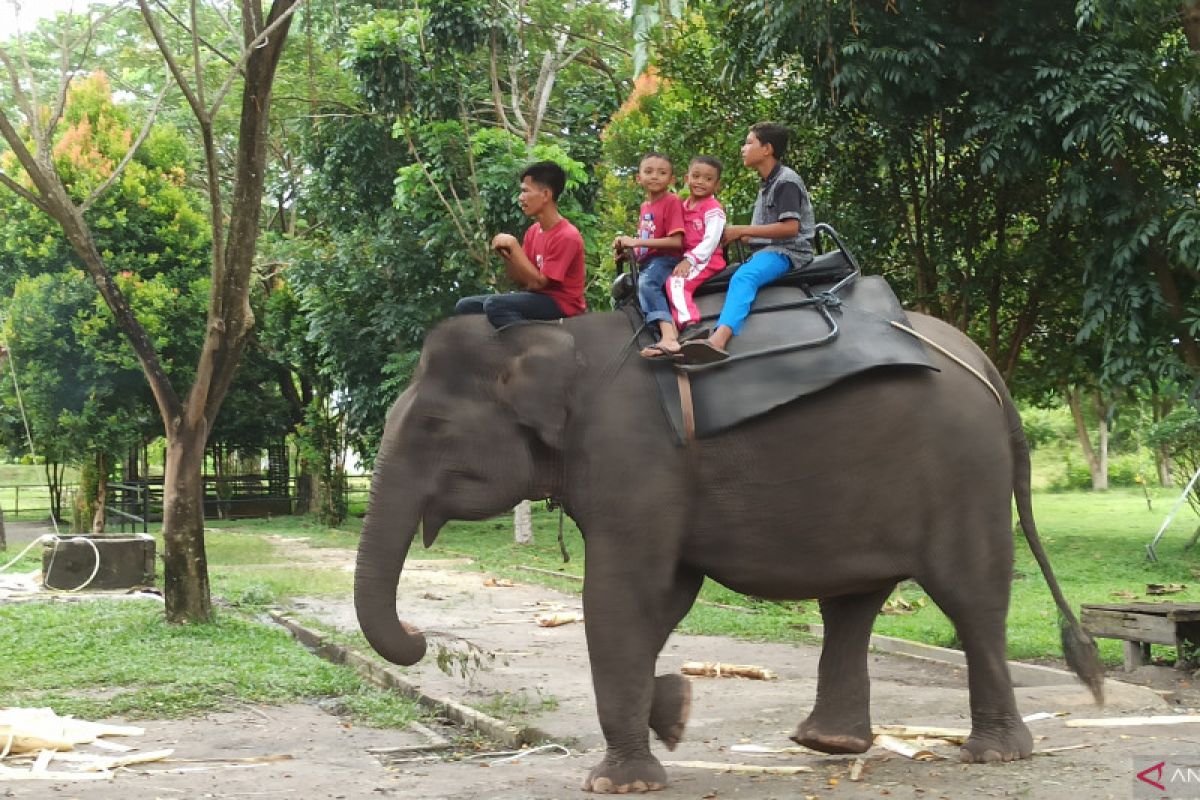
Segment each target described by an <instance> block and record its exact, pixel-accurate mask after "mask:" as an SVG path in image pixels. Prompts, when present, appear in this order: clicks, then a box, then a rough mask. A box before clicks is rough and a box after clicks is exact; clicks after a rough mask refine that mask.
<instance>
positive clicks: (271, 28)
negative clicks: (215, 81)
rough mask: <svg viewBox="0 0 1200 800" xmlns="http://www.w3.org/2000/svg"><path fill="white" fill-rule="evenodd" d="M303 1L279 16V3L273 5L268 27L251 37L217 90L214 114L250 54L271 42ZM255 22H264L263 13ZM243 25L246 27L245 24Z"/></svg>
mask: <svg viewBox="0 0 1200 800" xmlns="http://www.w3.org/2000/svg"><path fill="white" fill-rule="evenodd" d="M302 2H303V0H300V2H293V3H292V4H291V5H290V6H288V8H287V9H286V10H285V11H283V12H282V13H280V14H279V16H277V17H276V16H275V12H276V8H277V7H278V3H276V4H275V5H272V6H271V17H268V24H267V27H266V29H265V30H263V31H262V32H261V33H258V34H257V35H255V36H254V37H253V38H252V39H250V40H249V41H247V42H246V46H245V48H243V50H242V55H241V58H240V59H238V63H237V66H236V67H235V68H234V69H232V70H230V71H229V77H227V78H226V79H225V83H224V84H223V85H222V86H221V88H220V90H219V91H218V92H217V95H216V97H215V98H214V99H213V103H212V109H213V113H214V114H215V113H216V111H217V108H218V107H220V105H221V101H222V100H224V98H225V95H226V93H228V91H229V89H230V87H232V86H233V82H234V80H236V79H237V77H238V76H239V75H240V74H241V73H242V71H243V70H244V69H245V68H246V62H248V61H249V60H250V56H251V55H252V54H253V53H254V51H255V50H257V49H258V48H261V47H266V46H267V45H268V44H269V43H270V39H271V34H272V33H274V32H275V31H277V30H279V28H280V27H281V26H282V25H284V24H286V23H287V22H288V21H289V20H290V19H291V17H292V15H293V14H295V13H296V10H297V9H299V8H300V6H301V4H302ZM250 5H251V7H253V6H254V4H253V3H251V4H250ZM255 22H256V24H261V22H262V14H261V13H259V14H258V15H257V17H256V19H255ZM243 27H244V25H243Z"/></svg>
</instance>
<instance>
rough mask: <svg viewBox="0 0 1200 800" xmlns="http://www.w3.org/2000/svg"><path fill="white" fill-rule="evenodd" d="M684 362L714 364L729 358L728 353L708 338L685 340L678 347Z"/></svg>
mask: <svg viewBox="0 0 1200 800" xmlns="http://www.w3.org/2000/svg"><path fill="white" fill-rule="evenodd" d="M680 352H681V353H683V363H685V364H715V363H717V362H718V361H724V360H725V359H727V358H729V353H727V352H725V351H724V350H722V349H721V348H719V347H717V346H716V345H715V344H712V343H711V342H709V341H708V339H700V340H697V341H691V342H687V343H685V344H684V345H683V347H682V348H680Z"/></svg>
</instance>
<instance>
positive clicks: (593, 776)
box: [583, 755, 667, 794]
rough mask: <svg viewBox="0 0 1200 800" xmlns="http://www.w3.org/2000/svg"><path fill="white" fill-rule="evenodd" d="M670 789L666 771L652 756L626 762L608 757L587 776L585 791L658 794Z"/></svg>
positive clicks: (584, 784) (584, 785)
mask: <svg viewBox="0 0 1200 800" xmlns="http://www.w3.org/2000/svg"><path fill="white" fill-rule="evenodd" d="M665 788H667V771H666V770H665V769H663V765H662V764H660V763H659V761H658V759H657V758H655V757H654V756H651V755H646V756H643V757H642V758H637V759H630V760H627V761H620V762H615V761H610V760H609V759H608V758H605V759H604V760H603V761H601V762H600V763H599V764H598V765H596V767H595V768H594V769H593V770H592V771H591V772H590V773H589V774H588V776H587V780H586V781H584V783H583V790H584V791H585V792H595V793H596V794H629V793H630V792H634V793H642V792H657V791H659V790H661V789H665Z"/></svg>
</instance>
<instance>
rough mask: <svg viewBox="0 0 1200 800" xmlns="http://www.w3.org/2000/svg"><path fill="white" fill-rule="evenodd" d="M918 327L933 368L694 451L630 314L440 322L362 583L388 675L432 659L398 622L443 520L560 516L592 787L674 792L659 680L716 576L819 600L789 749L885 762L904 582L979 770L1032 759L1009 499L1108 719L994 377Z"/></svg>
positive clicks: (673, 727) (359, 604)
mask: <svg viewBox="0 0 1200 800" xmlns="http://www.w3.org/2000/svg"><path fill="white" fill-rule="evenodd" d="M909 321H910V324H911V326H912V328H913V329H915V330H916V331H917V332H918V333H920V334H921V335H922V336H924V337H926V338H927V339H928V340H929V341H930V342H932V343H935V344H936V345H937V346H938V347H940V348H941V351H938V352H935V353H934V354H933V356H932V357H933V360H934V361H935V366H936V367H937V369H936V370H929V369H910V370H898V369H891V368H889V369H877V370H869V371H867V372H864V373H860V374H859V375H856V376H854V377H851V378H848V379H845V380H843V381H840V382H839V383H836V384H834V385H833V386H831V387H829V388H827V389H824V390H822V391H820V392H817V393H814V394H811V395H808V396H806V397H803V398H800V399H797V400H794V401H792V402H790V403H787V404H785V405H784V406H782V407H780V408H777V409H775V410H773V411H771V412H769V413H766V414H763V415H760V416H757V417H755V418H753V419H751V420H749V421H747V422H744V423H742V424H739V425H737V426H735V427H733V428H730V429H729V430H726V431H723V432H721V433H719V434H716V435H713V436H710V437H707V438H701V439H697V440H694V441H688V442H684V443H681V442H680V441H679V440H678V438H676V437H675V436H674V435H673V433H672V431H671V429H670V427H669V425H668V424H667V421H666V416H665V415H664V413H663V410H662V406H661V404H660V402H659V399H658V397H657V395H656V393H655V391H656V390H655V387H654V381H653V376H652V374H651V370H653V369H656V368H662V367H663V366H664V365H661V364H658V365H656V364H651V363H648V362H646V361H644V360H642V359H639V358H637V357H636V356H633V357H630V353H631V352H632V349H631V346H632V344H633V341H632V340H631V338H630V333H631V327H630V325H629V323H628V320H627V319H626V317H625V316H624V315H623V314H621V313H620V312H597V313H589V314H584V315H581V316H577V317H572V318H569V319H566V320H562V321H560V322H550V323H547V322H538V323H523V324H517V325H513V326H510V327H508V328H504V329H501V330H499V331H497V330H494V329H493V328H492V327H491V326H490V325H489V324H488V322H487V320H486V319H484V318H483V317H478V316H476V317H456V318H451V319H448V320H445V321H443V322H441V323H439V325H438V326H436V327H435V328H434V329H433V330H432V331H431V332H430V333H429V335H428V336H427V337H426V340H425V344H424V347H423V350H422V353H421V358H420V362H419V364H418V366H417V368H416V370H415V373H414V377H413V379H412V381H411V383H410V385H409V386H408V388H407V389H406V390H405V391H404V392H403V393H402V394H401V396H400V397H399V399H398V400H397V401H396V402H395V404H394V405H393V406H392V408H391V410H390V411H389V413H388V417H387V421H386V424H385V427H384V432H383V436H382V440H381V443H380V447H379V451H378V456H377V461H376V465H375V469H374V473H373V477H372V481H371V490H370V499H369V502H368V510H367V515H366V519H365V522H364V525H363V530H362V538H361V540H360V543H359V548H358V552H357V560H356V564H355V578H354V600H355V608H356V611H357V616H358V621H359V624H360V626H361V628H362V632H363V634H364V635H365V637H366V639H367V641H368V642H369V643H370V645H371V647H372V648H373V649H375V650H376V651H377V652H378V653H379V654H380V655H381V656H382V657H384V658H385V659H387V660H388V661H391V662H393V663H396V664H402V665H410V664H414V663H416V662H417V661H419V660H420V659H421V658H422V657H423V655H424V653H425V649H426V643H425V638H424V636H423V634H422V633H421V632H420V631H419V630H418V629H416V628H415V627H414V626H412V625H410V624H407V623H405V622H403V621H401V619H400V615H399V614H398V613H397V589H398V585H399V580H400V574H401V571H402V568H403V564H404V560H405V557H406V556H407V554H408V550H409V547H410V546H411V545H412V542H413V539H414V537H415V536H416V532H417V529H418V528H420V529H421V531H422V535H423V541H424V544H425V546H426V547H429V546H430V545H432V543H433V541H434V539H435V538H436V537H437V535H438V531H439V530H440V529H441V528H442V527H443V526H444V524H445V523H446V522H447V521H449V520H482V519H486V518H489V517H493V516H495V515H498V514H500V513H502V512H505V511H507V510H508V509H511V508H512V507H513V506H514V505H515V504H516V503H518V502H519V501H521V500H523V499H541V498H547V497H553V498H555V499H556V500H557V501H558V502H560V503H561V504H562V506H563V508H564V509H565V511H566V513H567V514H568V515H569V516H570V517H571V518H572V519H573V520H574V521H575V522H576V524H577V525H578V527H579V530H580V532H581V533H582V535H583V538H584V559H585V566H584V573H585V582H584V588H583V607H584V619H585V622H584V625H585V629H586V639H587V645H588V653H589V660H590V665H591V671H592V681H593V687H594V690H595V696H596V708H597V713H598V717H599V722H600V726H601V730H602V732H603V735H604V739H605V741H606V751H605V755H604V758H603V760H602V761H601V762H600V763H599V764H598V765H596V766H595V768H593V769H592V770H591V772H590V774H589V775H588V776H587V778H586V780H585V782H584V784H583V789H584V790H587V791H592V792H597V793H625V792H630V791H637V792H643V791H651V790H656V789H661V788H663V787H665V786H666V785H667V774H666V770H665V769H664V767H663V766H662V764H661V762H660V761H659V760H658V759H657V758H656V757H655V756H654V755H653V754H652V752H651V749H650V737H649V732H650V731H651V730H653V731H654V733H655V734H656V735H657V736H658V738H659V739H661V740H662V741H663V743H664V744H665V745H666V747H667V748H668V749H674V746H675V745H676V744H678V742H679V741H680V739H681V737H682V735H683V731H684V726H685V724H686V721H687V717H688V713H689V710H690V705H691V690H690V687H689V684H688V683H687V680H686V679H685V678H684V677H683V676H682V675H677V674H668V675H660V676H658V677H655V675H654V669H655V662H656V658H657V656H658V654H659V652H660V650H661V649H662V648H663V646H664V643H665V642H666V640H667V637H668V636H669V635H670V633H671V632H672V630H673V629H674V628H675V626H676V625H677V624H678V623H679V622H680V620H682V619H683V617H684V615H686V614H687V612H688V610H689V609H690V608H691V606H692V604H693V602H694V601H695V599H696V596H697V593H698V591H699V590H700V587H701V584H702V582H703V580H704V578H705V577H709V578H711V579H712V580H714V581H717V582H719V583H721V584H723V585H724V586H726V587H729V588H730V589H733V590H735V591H737V592H741V593H744V594H748V595H754V596H757V597H761V598H769V599H789V600H800V599H816V600H818V602H819V607H820V611H821V615H822V618H823V621H824V641H823V645H822V651H821V656H820V660H819V668H818V678H817V693H816V700H815V703H814V707H813V708H812V710H811V712H810V713H809V715H808V716H807V718H805V719H804V720H803V721H801V722H800V723H799V724H798V726H797V728H796V730H795V733H794V734H793V736H792V738H793V739H794V740H795V741H796V742H798V743H800V744H802V745H805V746H807V747H809V748H812V749H815V750H818V751H822V752H826V753H858V752H863V751H865V750H867V749H868V748H869V747H870V745H871V741H872V735H871V719H870V709H869V699H870V686H869V679H868V674H867V649H868V640H869V637H870V634H871V628H872V625H873V621H874V619H875V617H876V615H877V614H878V613H879V611H880V609H881V607H882V605H883V603H884V602H885V601H886V599H887V598H888V596H889V594H890V593H891V592H892V590H893V587H895V586H896V585H897V583H898V582H900V581H903V580H906V579H911V580H914V581H916V582H917V583H918V584H919V585H920V586H921V587H923V588H924V590H925V591H926V592H927V593H928V595H929V596H930V598H931V599H932V600H933V601H934V602H935V603H936V604H937V605H938V606H939V607H940V608H941V609H942V610H943V611H944V612H945V613H946V615H947V616H948V617H949V618H950V620H951V621H952V622H953V623H954V625H955V627H956V629H957V632H958V636H959V639H960V641H961V643H962V646H963V649H964V650H965V653H966V657H967V661H968V687H969V698H970V712H971V734H970V737H969V738H968V739H967V740H966V742H965V744H964V745H963V746H962V749H961V751H960V755H961V758H962V760H964V761H967V762H992V761H1009V760H1013V759H1020V758H1027V757H1029V756H1030V753H1031V751H1032V737H1031V735H1030V732H1029V730H1028V728H1026V726H1025V724H1024V723H1023V722H1022V719H1021V715H1020V714H1019V713H1018V710H1017V706H1016V700H1015V697H1014V694H1013V688H1012V683H1011V679H1010V676H1009V673H1008V667H1007V663H1006V650H1005V648H1006V643H1005V618H1006V616H1007V613H1008V603H1009V591H1010V582H1011V580H1012V568H1013V548H1014V545H1013V535H1012V500H1013V497H1014V496H1015V498H1016V506H1017V509H1018V517H1019V519H1020V522H1021V525H1022V527H1023V528H1024V531H1025V536H1026V540H1027V542H1028V544H1029V546H1030V548H1031V549H1032V550H1033V552H1034V554H1035V556H1036V557H1037V560H1038V561H1039V564H1040V565H1041V568H1042V571H1043V574H1044V575H1045V577H1046V580H1047V582H1048V584H1049V587H1050V590H1051V593H1052V594H1053V596H1054V599H1055V602H1056V604H1057V605H1058V607H1059V610H1060V612H1061V613H1062V618H1063V620H1064V622H1063V623H1062V625H1063V641H1064V651H1065V654H1066V656H1067V660H1068V662H1069V663H1070V664H1071V666H1072V668H1073V669H1074V670H1075V672H1076V674H1077V675H1078V676H1079V678H1080V679H1081V680H1082V681H1084V682H1085V683H1086V684H1087V685H1088V686H1089V687H1090V688H1091V690H1092V691H1093V693H1094V694H1095V695H1096V699H1097V701H1098V702H1099V701H1101V691H1102V688H1101V685H1102V681H1103V673H1104V670H1103V666H1102V665H1101V663H1100V660H1099V657H1098V654H1097V651H1096V647H1095V643H1094V642H1093V641H1092V640H1091V639H1090V637H1088V636H1087V635H1086V634H1085V633H1084V632H1083V630H1082V628H1081V627H1080V625H1079V623H1078V621H1077V620H1076V619H1075V616H1074V614H1073V613H1072V612H1071V609H1070V608H1069V606H1068V605H1067V603H1066V601H1065V599H1064V598H1063V596H1062V593H1061V591H1060V590H1059V587H1058V584H1057V582H1056V580H1055V578H1054V575H1053V573H1052V571H1051V569H1050V565H1049V562H1048V561H1047V559H1046V556H1045V553H1044V551H1043V550H1042V547H1041V544H1040V542H1039V539H1038V536H1037V531H1036V528H1035V526H1034V522H1033V517H1032V507H1031V502H1030V464H1029V449H1028V445H1027V443H1026V440H1025V437H1024V433H1023V432H1022V428H1021V421H1020V418H1019V416H1018V414H1017V411H1016V409H1015V407H1014V405H1013V402H1012V399H1011V397H1010V396H1009V394H1008V391H1007V389H1006V388H1005V386H1004V384H1003V381H1002V380H1001V378H1000V375H999V373H998V372H997V370H996V369H995V367H994V366H993V365H992V364H991V362H990V361H989V360H988V359H987V357H986V356H985V355H984V354H983V352H982V351H980V350H979V349H978V348H977V347H976V346H975V345H974V344H973V343H972V342H971V341H970V339H968V338H967V337H966V336H965V335H963V334H962V333H961V332H960V331H958V330H957V329H955V328H954V327H952V326H950V325H948V324H946V323H944V322H941V321H939V320H937V319H934V318H931V317H927V316H923V315H920V314H915V313H910V314H909ZM946 354H953V356H954V357H955V358H956V359H958V360H959V361H960V362H962V363H955V361H954V360H953V359H951V358H949V357H947V355H946ZM963 364H966V365H969V366H970V367H972V368H973V369H974V370H975V371H977V372H978V373H980V375H981V376H986V378H987V379H988V382H990V383H991V384H992V386H991V387H989V386H987V385H986V384H985V383H984V381H982V380H980V376H976V375H973V374H971V372H970V371H969V370H968V369H966V368H964V366H963ZM668 368H669V367H668ZM992 387H994V389H993V388H992Z"/></svg>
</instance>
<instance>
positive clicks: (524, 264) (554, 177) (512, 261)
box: [454, 161, 587, 328]
mask: <svg viewBox="0 0 1200 800" xmlns="http://www.w3.org/2000/svg"><path fill="white" fill-rule="evenodd" d="M566 185H567V175H566V173H565V172H563V168H562V167H560V166H559V165H558V164H555V163H554V162H553V161H539V162H537V163H536V164H530V165H529V166H528V167H526V168H525V171H524V172H522V173H521V193H520V195H518V196H517V204H518V205H520V206H521V210H522V211H524V212H525V214H526V216H529V217H533V219H534V223H533V224H532V225H530V226H529V229H528V230H527V231H525V239H524V241H523V242H521V243H520V244H518V242H517V238H516V237H515V236H513V235H512V234H508V233H498V234H496V235H495V236H494V237H493V238H492V249H493V250H494V251H496V254H497V255H499V256H500V258H502V259H504V266H505V269H506V270H507V271H508V277H509V278H511V279H512V281H513V283H515V284H517V285H518V286H520V287H522V289H524V291H519V292H508V293H506V294H481V295H473V296H471V297H464V298H463V299H461V300H459V301H458V303H457V304H456V305H455V306H454V313H455V314H486V315H487V318H488V320H489V321H490V322H491V323H492V325H494V326H495V327H497V328H503V327H504V326H506V325H511V324H512V323H514V322H521V321H523V320H552V319H561V318H563V317H573V316H575V315H576V314H582V313H583V312H584V311H587V303H586V302H585V301H584V299H583V286H584V266H583V237H582V236H580V235H579V230H578V229H577V228H576V227H575V226H574V225H572V224H571V222H570V220H568V219H567V218H566V217H564V216H563V215H562V214H560V213H558V196H559V195H560V194H562V191H563V189H564V188H566Z"/></svg>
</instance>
